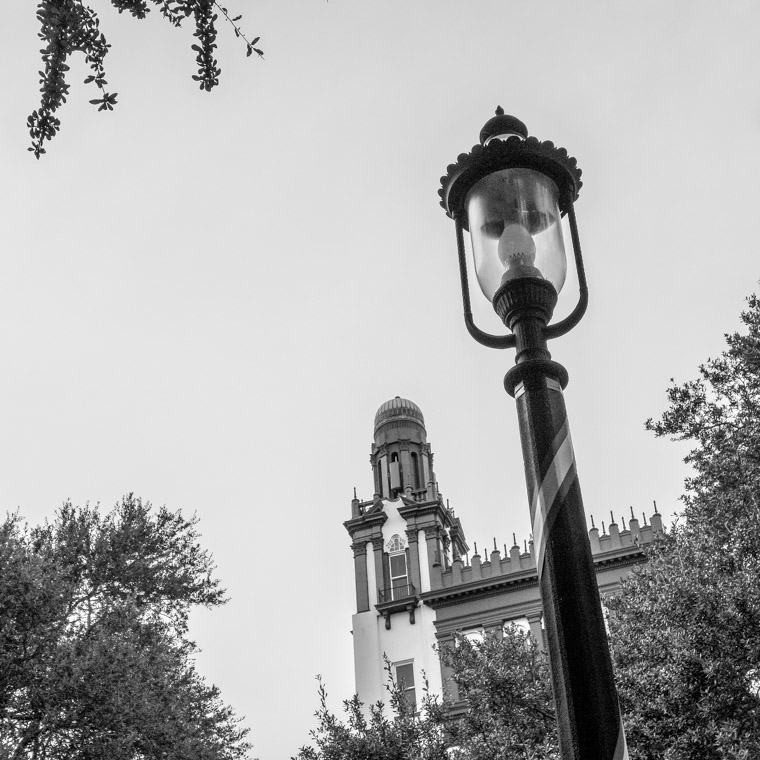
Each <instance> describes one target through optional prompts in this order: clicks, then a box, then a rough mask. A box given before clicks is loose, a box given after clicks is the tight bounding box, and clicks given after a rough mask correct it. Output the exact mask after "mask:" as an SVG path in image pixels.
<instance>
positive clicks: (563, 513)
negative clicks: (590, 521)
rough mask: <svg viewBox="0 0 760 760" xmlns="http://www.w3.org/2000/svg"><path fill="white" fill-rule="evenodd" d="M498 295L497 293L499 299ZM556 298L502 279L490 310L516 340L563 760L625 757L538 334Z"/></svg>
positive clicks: (556, 372) (558, 373) (562, 430)
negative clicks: (498, 316)
mask: <svg viewBox="0 0 760 760" xmlns="http://www.w3.org/2000/svg"><path fill="white" fill-rule="evenodd" d="M500 295H501V297H500ZM555 302H556V293H555V292H554V289H553V288H552V286H551V285H549V284H548V283H547V282H546V281H544V280H537V279H534V278H529V279H523V280H514V281H513V282H510V283H507V284H506V285H505V286H504V287H503V288H502V289H501V291H500V293H497V295H496V297H495V298H494V306H495V307H496V309H497V312H499V314H500V316H502V318H503V319H504V321H505V323H506V324H507V326H508V327H509V328H510V329H511V330H512V331H513V332H514V334H515V336H516V338H517V358H516V362H517V364H516V365H515V367H513V368H512V369H511V370H510V371H509V372H508V373H507V376H506V378H505V387H506V388H507V391H508V392H509V393H510V395H512V396H514V397H515V399H516V401H517V412H518V418H519V422H520V438H521V442H522V450H523V457H524V461H525V479H526V482H527V486H528V497H529V499H530V511H531V521H532V525H533V540H534V545H535V547H536V565H537V568H538V577H539V585H540V589H541V598H542V601H543V606H544V621H545V627H546V635H547V640H548V645H549V659H550V662H551V672H552V686H553V691H554V700H555V705H556V709H557V721H558V727H559V743H560V753H561V756H562V759H563V760H625V759H627V758H628V752H627V748H626V744H625V734H624V732H623V727H622V722H621V719H620V711H619V708H618V698H617V691H616V689H615V683H614V679H613V672H612V661H611V658H610V651H609V645H608V643H607V635H606V631H605V627H604V617H603V614H602V608H601V602H600V600H599V589H598V586H597V583H596V574H595V572H594V565H593V560H592V557H591V547H590V545H589V540H588V530H587V528H586V518H585V515H584V511H583V500H582V497H581V489H580V483H579V481H578V473H577V471H576V466H575V456H574V454H573V448H572V442H571V439H570V430H569V427H568V420H567V411H566V409H565V400H564V397H563V394H562V389H563V387H564V386H565V385H566V384H567V372H566V371H565V369H564V367H562V366H561V365H560V364H557V363H556V362H553V361H551V357H550V354H549V351H548V350H547V348H546V339H545V338H544V336H543V329H544V327H545V325H546V324H547V322H548V321H549V319H550V318H551V313H552V311H553V309H554V304H555Z"/></svg>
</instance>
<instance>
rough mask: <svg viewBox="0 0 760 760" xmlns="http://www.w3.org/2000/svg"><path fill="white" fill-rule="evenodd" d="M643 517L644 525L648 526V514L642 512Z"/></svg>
mask: <svg viewBox="0 0 760 760" xmlns="http://www.w3.org/2000/svg"><path fill="white" fill-rule="evenodd" d="M641 516H642V517H643V518H644V525H646V524H647V513H646V512H642V513H641Z"/></svg>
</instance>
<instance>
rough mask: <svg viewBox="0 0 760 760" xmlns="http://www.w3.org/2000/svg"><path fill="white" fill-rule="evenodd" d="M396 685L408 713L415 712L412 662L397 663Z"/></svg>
mask: <svg viewBox="0 0 760 760" xmlns="http://www.w3.org/2000/svg"><path fill="white" fill-rule="evenodd" d="M395 668H396V684H397V686H398V688H399V691H400V692H401V695H402V697H403V699H404V702H405V703H406V705H407V707H408V708H409V710H410V712H415V711H416V710H417V693H416V691H415V688H414V660H410V661H407V662H397V663H396V665H395Z"/></svg>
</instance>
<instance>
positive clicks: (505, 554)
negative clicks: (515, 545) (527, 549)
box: [504, 544, 509, 557]
mask: <svg viewBox="0 0 760 760" xmlns="http://www.w3.org/2000/svg"><path fill="white" fill-rule="evenodd" d="M507 554H509V552H508V551H507V545H506V544H504V556H505V557H506V556H507Z"/></svg>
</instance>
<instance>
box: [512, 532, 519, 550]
mask: <svg viewBox="0 0 760 760" xmlns="http://www.w3.org/2000/svg"><path fill="white" fill-rule="evenodd" d="M512 545H513V546H517V536H516V535H515V534H514V533H513V534H512ZM517 548H518V549H519V548H520V547H519V546H517Z"/></svg>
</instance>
